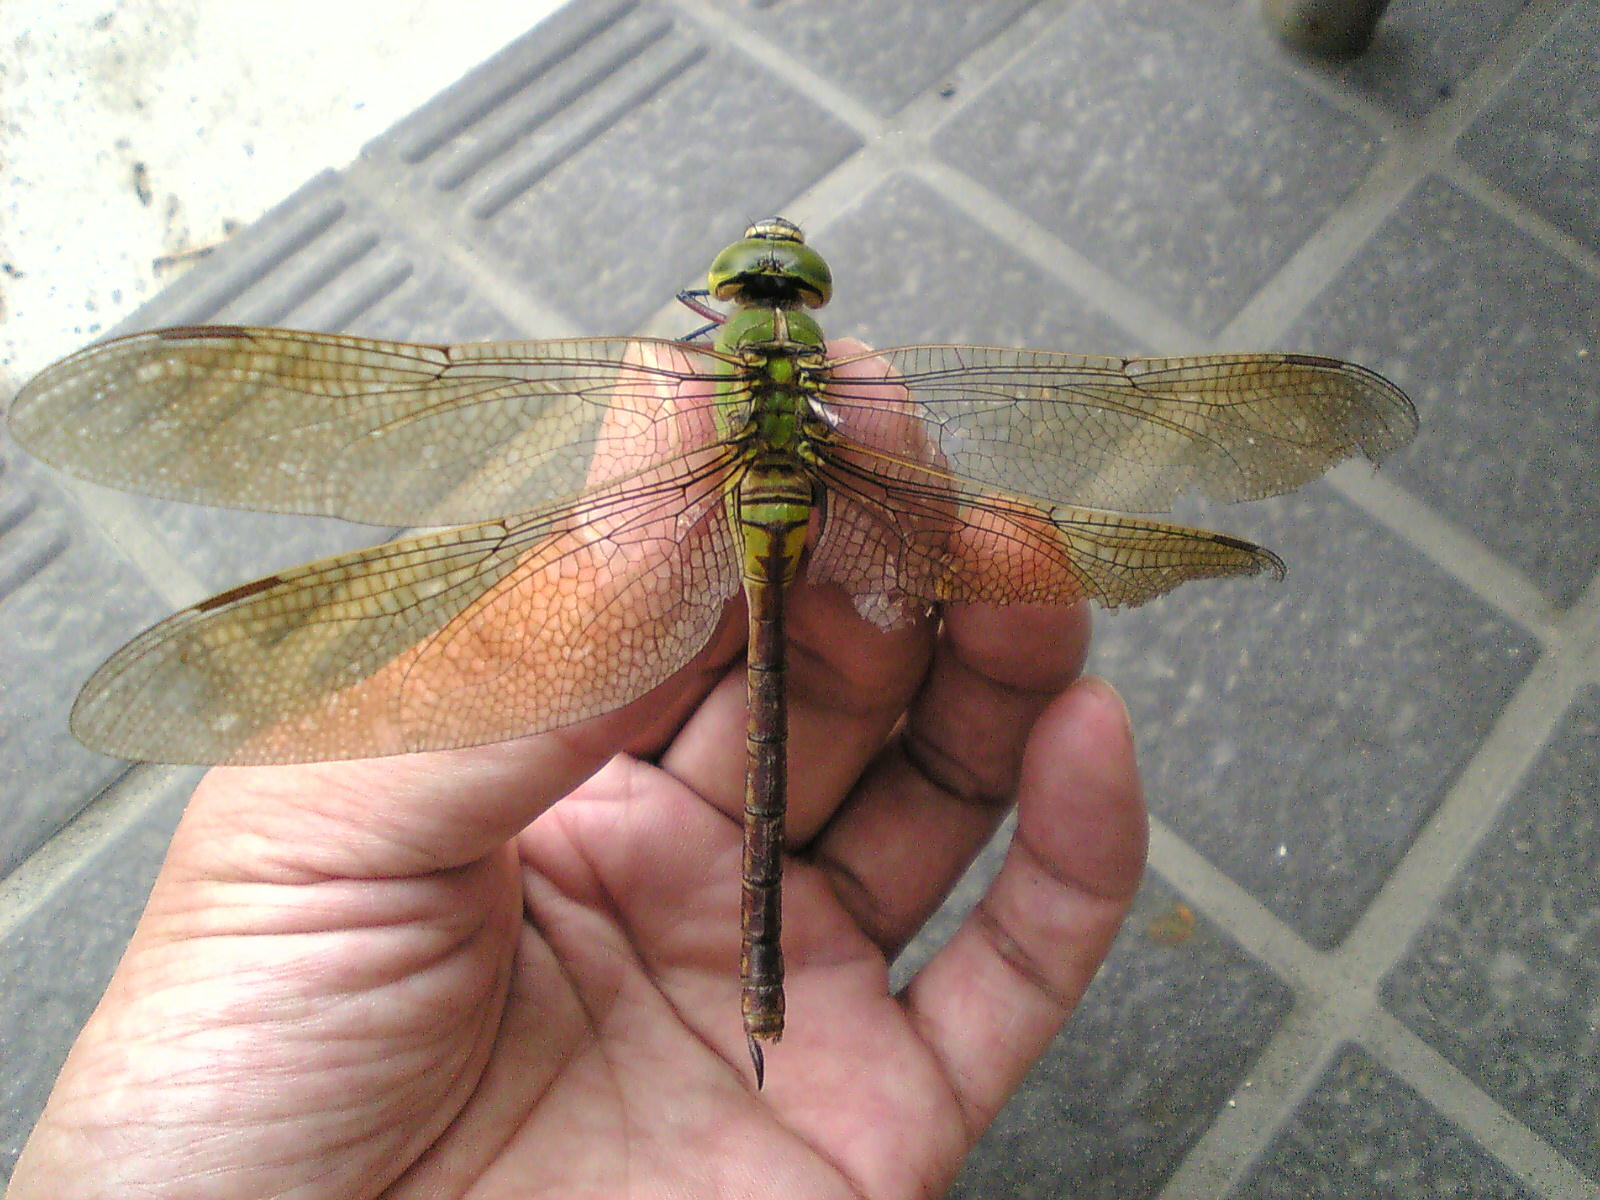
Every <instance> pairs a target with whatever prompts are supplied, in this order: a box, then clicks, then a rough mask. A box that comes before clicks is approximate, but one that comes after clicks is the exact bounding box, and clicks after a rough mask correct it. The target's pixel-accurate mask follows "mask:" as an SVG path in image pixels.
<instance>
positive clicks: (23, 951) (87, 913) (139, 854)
mask: <svg viewBox="0 0 1600 1200" xmlns="http://www.w3.org/2000/svg"><path fill="white" fill-rule="evenodd" d="M198 774H199V773H198V772H197V771H193V770H183V771H174V772H172V773H171V774H170V775H169V776H168V777H167V778H166V780H165V782H164V783H162V784H161V785H160V786H159V790H158V793H157V795H156V798H155V799H154V801H153V802H152V803H151V805H150V806H149V808H148V810H147V811H146V812H145V813H144V815H143V816H142V817H141V818H140V819H139V821H138V822H137V823H136V824H135V826H134V827H133V828H132V829H131V830H129V831H128V833H127V834H126V835H125V836H124V837H122V838H120V839H118V840H117V842H116V843H115V844H114V845H110V846H106V847H103V848H102V849H101V850H100V851H99V852H98V853H96V854H94V855H92V856H90V857H88V858H85V859H84V860H83V861H81V862H80V863H78V864H77V866H76V868H75V869H74V870H73V872H72V876H71V878H70V879H68V880H66V881H64V882H63V883H62V885H61V886H60V887H59V889H58V890H57V891H56V893H55V894H54V895H53V896H52V897H51V898H50V900H49V901H48V902H47V903H46V904H44V905H43V906H42V907H41V908H40V909H39V911H38V912H36V913H34V914H33V915H32V916H31V917H29V918H28V919H27V920H25V921H24V922H23V923H22V924H21V925H20V926H19V927H18V928H16V929H15V930H13V932H12V933H11V935H10V936H9V937H7V938H6V939H5V941H4V943H3V944H0V996H4V997H5V998H6V999H5V1004H3V1005H0V1062H4V1063H5V1064H6V1069H5V1070H4V1071H3V1072H0V1178H5V1179H9V1178H10V1176H11V1169H12V1167H13V1166H15V1165H16V1160H17V1155H18V1154H19V1153H21V1151H22V1144H23V1142H24V1141H26V1140H27V1136H28V1132H29V1131H30V1130H31V1129H32V1128H33V1125H34V1122H35V1121H36V1120H38V1117H39V1112H40V1110H41V1109H42V1108H43V1107H44V1102H45V1098H46V1097H47V1096H48V1095H49V1093H50V1088H51V1085H52V1084H53V1083H54V1081H55V1076H56V1072H57V1071H58V1070H60V1068H61V1063H62V1061H63V1060H64V1059H65V1058H66V1056H67V1051H68V1049H70V1048H71V1045H72V1042H73V1040H74V1039H75V1038H76V1037H77V1036H78V1030H79V1029H80V1028H82V1026H83V1023H84V1021H85V1020H87V1019H88V1016H89V1014H90V1013H91V1012H92V1011H94V1006H95V1005H96V1004H97V1003H98V1002H99V1000H100V994H101V992H102V991H104V990H105V985H106V981H107V980H108V979H109V978H110V977H111V971H112V969H113V968H114V967H115V966H116V965H117V961H118V960H119V959H120V958H121V957H122V951H123V947H124V946H125V945H126V944H127V941H128V936H129V935H130V934H131V933H132V932H133V927H134V924H135V923H136V922H137V921H138V919H139V914H140V912H141V911H142V910H143V908H144V902H145V898H146V897H147V896H148V895H149V892H150V885H151V883H152V882H154V880H155V876H156V871H157V869H158V868H159V867H160V866H161V860H162V858H163V857H164V856H165V854H166V850H167V841H168V839H169V838H170V837H171V836H172V829H173V826H174V825H176V824H177V820H178V816H179V814H180V813H181V812H182V810H183V805H184V803H185V802H186V801H187V799H188V796H189V793H190V792H191V791H193V789H194V781H195V779H196V777H197V776H198Z"/></svg>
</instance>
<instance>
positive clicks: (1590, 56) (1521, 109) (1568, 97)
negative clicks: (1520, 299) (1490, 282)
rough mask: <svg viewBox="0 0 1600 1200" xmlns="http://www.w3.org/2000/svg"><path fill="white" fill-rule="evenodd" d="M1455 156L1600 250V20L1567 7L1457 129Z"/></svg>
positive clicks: (1585, 8)
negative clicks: (1468, 123) (1479, 111)
mask: <svg viewBox="0 0 1600 1200" xmlns="http://www.w3.org/2000/svg"><path fill="white" fill-rule="evenodd" d="M1458 149H1459V152H1460V154H1461V157H1462V158H1464V159H1466V160H1467V162H1469V163H1471V164H1472V166H1473V167H1474V168H1475V169H1476V170H1478V171H1480V172H1482V174H1483V175H1485V176H1486V177H1487V178H1489V179H1491V180H1493V181H1494V182H1495V184H1497V185H1498V186H1500V187H1501V188H1504V189H1505V190H1506V191H1507V192H1509V193H1510V194H1511V195H1513V196H1515V197H1516V198H1517V199H1518V200H1520V201H1521V202H1522V203H1523V204H1526V205H1527V206H1528V207H1529V208H1531V209H1532V210H1533V211H1534V212H1536V213H1538V214H1539V215H1540V216H1542V217H1543V218H1544V219H1545V220H1547V221H1549V222H1550V223H1551V224H1553V225H1555V226H1556V227H1557V228H1558V229H1560V230H1562V231H1563V232H1565V233H1568V234H1570V235H1571V236H1572V237H1574V238H1576V239H1577V240H1578V241H1580V242H1582V243H1583V244H1584V245H1585V246H1587V247H1588V248H1589V249H1590V250H1591V251H1594V252H1596V253H1600V213H1597V210H1596V206H1595V201H1594V198H1595V192H1596V189H1600V24H1597V23H1596V22H1595V20H1594V10H1593V8H1592V7H1591V6H1590V5H1588V4H1585V3H1576V4H1573V5H1572V6H1571V8H1570V9H1569V10H1568V12H1567V14H1566V16H1565V18H1564V19H1562V20H1561V21H1558V22H1557V23H1556V24H1554V25H1553V26H1552V27H1551V29H1550V32H1549V33H1548V34H1546V35H1545V37H1544V40H1543V41H1542V42H1541V43H1540V44H1539V46H1538V47H1537V48H1536V49H1535V50H1534V51H1533V52H1532V53H1530V54H1529V55H1528V57H1527V58H1526V59H1525V60H1524V61H1523V62H1522V64H1521V66H1520V67H1519V68H1518V70H1517V72H1516V74H1514V75H1513V76H1512V77H1511V78H1510V79H1509V80H1507V81H1506V83H1505V84H1504V86H1502V87H1501V89H1500V92H1499V94H1498V96H1497V97H1496V98H1495V100H1494V102H1493V103H1491V104H1490V105H1489V107H1488V108H1486V109H1485V110H1484V112H1483V115H1482V116H1480V117H1479V118H1478V120H1477V121H1476V122H1474V123H1473V125H1472V127H1471V128H1470V129H1468V130H1467V132H1466V134H1465V135H1463V137H1462V139H1461V142H1460V144H1459V147H1458Z"/></svg>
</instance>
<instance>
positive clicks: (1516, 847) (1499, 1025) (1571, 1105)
mask: <svg viewBox="0 0 1600 1200" xmlns="http://www.w3.org/2000/svg"><path fill="white" fill-rule="evenodd" d="M1597 780H1600V690H1597V689H1594V688H1590V689H1588V690H1587V691H1586V692H1585V693H1584V694H1583V695H1582V696H1581V697H1580V698H1579V700H1578V703H1577V704H1576V705H1575V706H1574V707H1573V709H1572V710H1571V711H1570V712H1569V713H1568V715H1567V717H1566V719H1565V720H1564V721H1563V722H1562V723H1561V726H1560V728H1559V729H1558V730H1557V732H1556V735H1555V738H1554V740H1553V741H1552V743H1551V744H1550V745H1549V746H1548V747H1546V749H1545V751H1544V753H1543V754H1542V755H1541V756H1540V758H1539V760H1538V762H1537V763H1536V764H1535V765H1534V767H1533V768H1532V770H1531V771H1530V772H1529V774H1528V776H1527V778H1525V779H1524V780H1523V782H1522V784H1521V786H1520V787H1519V788H1518V789H1517V794H1516V796H1515V797H1514V798H1513V799H1512V801H1511V803H1510V805H1509V807H1508V808H1507V809H1506V811H1505V812H1504V813H1503V814H1502V816H1501V820H1500V823H1499V825H1498V826H1497V827H1496V828H1495V830H1494V832H1493V833H1491V834H1490V835H1489V837H1488V838H1487V839H1486V840H1485V841H1484V843H1483V845H1482V846H1480V847H1479V849H1478V851H1477V853H1476V854H1475V855H1473V858H1472V861H1471V862H1470V863H1469V864H1468V865H1467V866H1466V868H1465V869H1464V870H1463V871H1462V873H1461V875H1460V877H1459V878H1458V879H1457V880H1456V882H1455V884H1454V885H1453V886H1452V888H1451V890H1450V894H1449V896H1448V897H1447V898H1446V900H1445V902H1444V904H1443V905H1442V906H1441V909H1440V911H1439V913H1438V914H1437V915H1436V916H1435V917H1434V919H1433V920H1432V921H1430V922H1429V924H1428V926H1427V928H1426V929H1425V930H1424V931H1423V933H1422V935H1421V936H1420V937H1419V938H1418V939H1417V941H1416V943H1415V944H1414V945H1413V946H1412V947H1411V950H1410V952H1409V953H1408V954H1407V955H1406V957H1405V959H1404V961H1403V962H1402V963H1401V964H1400V965H1399V966H1398V967H1397V968H1396V969H1395V970H1394V971H1393V972H1392V973H1391V975H1390V976H1389V978H1388V979H1387V980H1386V981H1385V983H1384V986H1383V993H1382V995H1383V1002H1384V1004H1385V1005H1386V1006H1388V1008H1389V1009H1390V1010H1391V1011H1392V1012H1393V1013H1394V1014H1395V1016H1397V1017H1399V1018H1400V1020H1402V1021H1404V1022H1405V1023H1406V1024H1407V1025H1408V1026H1410V1027H1411V1028H1412V1029H1413V1030H1415V1031H1416V1033H1417V1034H1418V1035H1419V1036H1421V1037H1422V1038H1423V1039H1424V1040H1426V1041H1427V1042H1428V1043H1429V1044H1430V1045H1432V1046H1433V1047H1434V1048H1435V1049H1437V1050H1438V1051H1439V1052H1440V1053H1441V1054H1443V1055H1444V1056H1445V1057H1446V1058H1447V1059H1449V1060H1450V1061H1451V1062H1452V1063H1453V1064H1455V1066H1456V1067H1457V1068H1458V1069H1459V1070H1460V1071H1461V1072H1462V1073H1463V1074H1465V1075H1466V1076H1467V1077H1468V1078H1470V1079H1472V1080H1473V1082H1475V1083H1476V1084H1477V1085H1478V1086H1479V1087H1481V1088H1482V1089H1483V1090H1484V1091H1485V1092H1487V1093H1488V1094H1489V1096H1490V1097H1491V1098H1493V1099H1494V1100H1495V1101H1497V1102H1498V1103H1499V1104H1501V1105H1502V1106H1504V1107H1505V1108H1506V1109H1507V1110H1508V1111H1510V1112H1511V1113H1513V1114H1514V1115H1515V1116H1517V1117H1518V1118H1519V1119H1520V1120H1522V1121H1523V1122H1525V1123H1526V1124H1527V1125H1528V1126H1530V1127H1531V1128H1532V1129H1534V1130H1535V1131H1536V1132H1538V1133H1539V1134H1540V1135H1542V1136H1543V1137H1544V1138H1545V1139H1546V1140H1548V1141H1549V1142H1550V1143H1551V1144H1552V1145H1554V1146H1555V1147H1556V1148H1557V1149H1558V1150H1560V1151H1561V1152H1562V1153H1563V1154H1565V1155H1566V1156H1567V1157H1568V1158H1569V1159H1571V1161H1572V1162H1573V1163H1575V1164H1576V1165H1577V1166H1578V1167H1579V1168H1580V1169H1581V1170H1583V1171H1584V1172H1585V1173H1587V1174H1588V1175H1589V1176H1590V1177H1591V1178H1592V1179H1594V1180H1595V1181H1596V1184H1597V1187H1600V826H1597V823H1596V821H1595V805H1596V800H1597V799H1600V784H1597V783H1596V781H1597Z"/></svg>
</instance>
